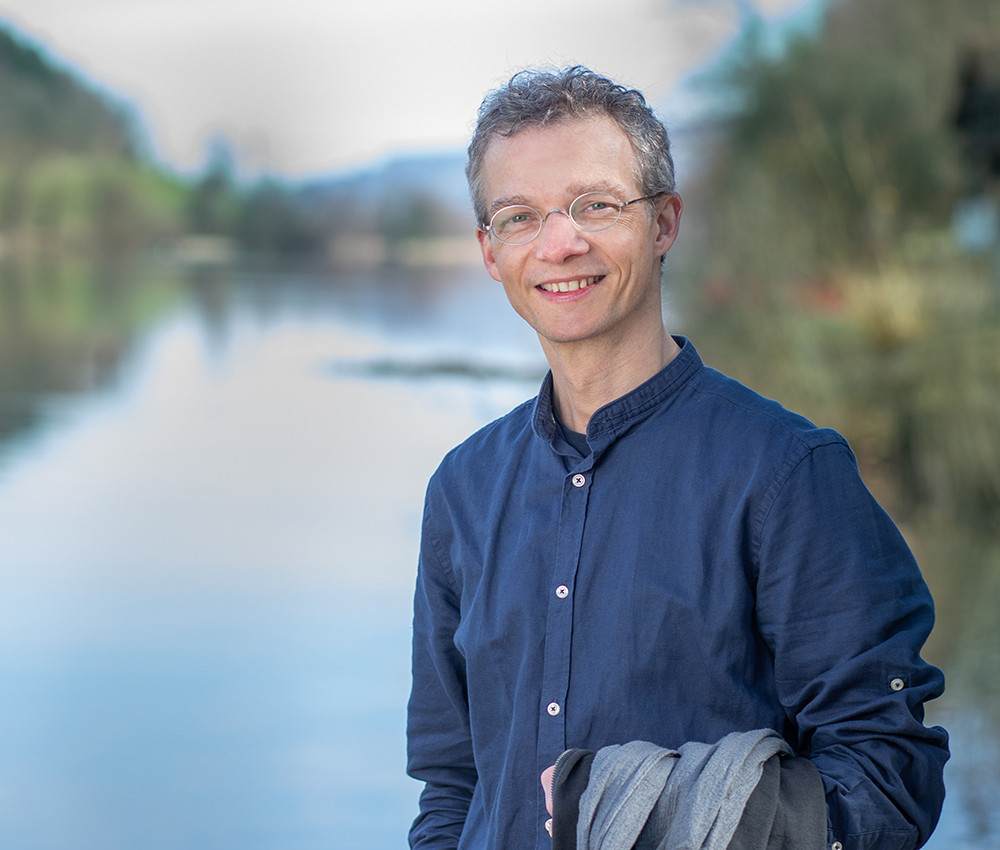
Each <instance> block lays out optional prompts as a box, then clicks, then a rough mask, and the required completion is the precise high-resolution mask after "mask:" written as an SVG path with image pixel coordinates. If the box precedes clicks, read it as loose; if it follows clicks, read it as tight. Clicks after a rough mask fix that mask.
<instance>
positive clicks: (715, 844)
mask: <svg viewBox="0 0 1000 850" xmlns="http://www.w3.org/2000/svg"><path fill="white" fill-rule="evenodd" d="M789 756H791V750H790V748H789V747H788V744H787V743H786V742H785V741H784V739H782V738H781V737H780V736H779V735H777V733H775V732H773V731H771V730H768V729H760V730H755V731H753V732H735V733H732V734H730V735H727V736H726V737H725V738H723V739H722V740H721V741H719V742H718V743H716V744H702V743H696V742H691V743H687V744H684V745H683V746H682V747H680V748H679V749H678V750H670V749H665V748H663V747H658V746H656V745H654V744H650V743H647V742H645V741H633V742H631V743H628V744H623V745H620V746H610V747H604V748H602V749H601V750H598V752H597V753H596V755H595V756H594V759H593V762H592V764H591V767H590V777H589V781H588V783H587V787H586V789H585V790H584V792H583V794H582V796H581V797H580V802H579V818H578V820H577V848H578V850H626V849H627V848H635V850H726V848H731V850H738V848H765V847H766V848H769V850H779V848H795V850H813V848H816V850H820V848H825V846H826V804H825V799H824V792H823V784H822V780H821V779H820V777H819V772H818V771H817V770H816V768H815V767H814V766H813V765H812V764H811V763H810V762H808V761H806V760H805V759H793V758H787V757H789ZM786 758H787V760H786V761H784V762H783V761H782V760H783V759H786ZM785 764H787V765H788V769H787V771H786V770H785V769H783V766H784V765H785ZM765 766H767V768H766V770H765ZM762 778H763V781H762ZM755 792H756V793H755ZM751 798H752V799H751ZM744 815H746V817H744ZM557 816H558V812H557Z"/></svg>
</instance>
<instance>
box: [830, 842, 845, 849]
mask: <svg viewBox="0 0 1000 850" xmlns="http://www.w3.org/2000/svg"><path fill="white" fill-rule="evenodd" d="M830 850H844V845H843V844H841V843H840V842H839V841H834V842H833V844H831V845H830Z"/></svg>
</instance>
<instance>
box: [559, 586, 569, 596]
mask: <svg viewBox="0 0 1000 850" xmlns="http://www.w3.org/2000/svg"><path fill="white" fill-rule="evenodd" d="M556 596H558V597H559V598H560V599H565V598H566V597H567V596H569V588H568V587H566V585H565V584H560V585H559V587H557V588H556Z"/></svg>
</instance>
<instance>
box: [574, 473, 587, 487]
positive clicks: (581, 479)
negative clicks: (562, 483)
mask: <svg viewBox="0 0 1000 850" xmlns="http://www.w3.org/2000/svg"><path fill="white" fill-rule="evenodd" d="M586 483H587V476H586V475H581V474H580V473H579V472H578V473H577V474H576V475H574V476H573V486H574V487H582V486H583V485H584V484H586Z"/></svg>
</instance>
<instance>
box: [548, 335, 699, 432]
mask: <svg viewBox="0 0 1000 850" xmlns="http://www.w3.org/2000/svg"><path fill="white" fill-rule="evenodd" d="M543 347H544V348H545V355H546V358H547V359H548V361H549V367H550V368H551V369H552V386H553V396H554V402H555V409H556V414H557V415H558V417H559V420H560V421H561V422H562V423H563V425H565V426H566V427H567V428H569V429H570V430H571V431H576V432H577V433H581V434H583V433H586V431H587V423H588V422H590V417H591V416H593V415H594V412H595V411H596V410H598V409H599V408H601V407H603V406H604V405H606V404H608V403H610V402H612V401H614V400H615V399H617V398H621V397H622V396H623V395H625V394H626V393H628V392H631V391H632V390H634V389H635V388H636V387H638V386H639V385H640V384H642V383H644V382H646V381H648V380H649V379H650V378H652V377H653V375H655V374H656V373H657V372H659V371H660V370H661V369H662V368H663V367H664V366H666V365H667V364H668V363H669V362H670V361H671V360H673V359H674V357H676V356H677V353H678V352H679V351H680V348H679V347H678V345H677V343H676V342H674V339H673V337H672V336H670V334H669V333H668V332H667V329H666V328H664V327H663V326H662V325H660V326H659V327H658V328H657V329H656V330H655V331H654V332H652V333H650V335H649V338H648V339H646V340H644V341H642V344H640V345H635V344H633V345H629V346H627V347H625V346H622V347H618V346H615V347H613V348H612V349H611V350H608V346H603V345H602V346H599V347H598V346H595V345H594V344H593V342H592V341H588V340H582V341H580V342H576V343H573V344H570V345H558V346H553V345H545V346H543Z"/></svg>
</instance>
